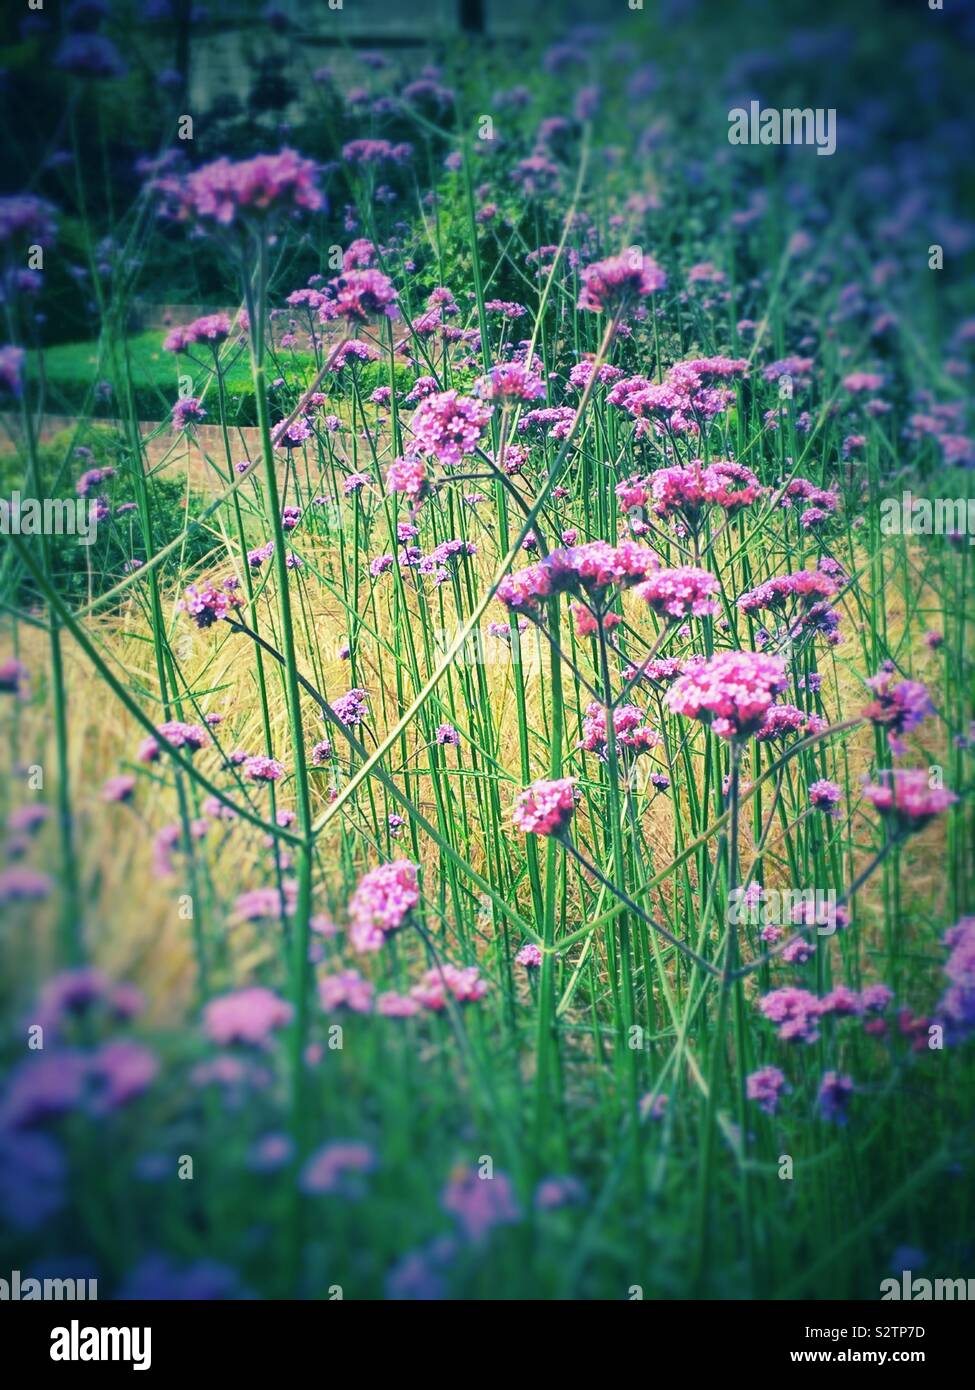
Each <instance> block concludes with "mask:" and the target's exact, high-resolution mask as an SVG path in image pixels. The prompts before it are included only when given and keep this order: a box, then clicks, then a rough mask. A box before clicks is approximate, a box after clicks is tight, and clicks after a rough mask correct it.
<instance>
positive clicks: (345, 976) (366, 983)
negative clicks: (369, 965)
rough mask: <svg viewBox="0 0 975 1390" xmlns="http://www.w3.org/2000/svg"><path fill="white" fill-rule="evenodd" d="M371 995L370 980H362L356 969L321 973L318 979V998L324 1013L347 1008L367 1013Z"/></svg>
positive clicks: (370, 1003) (370, 1005) (370, 1004)
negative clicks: (326, 973)
mask: <svg viewBox="0 0 975 1390" xmlns="http://www.w3.org/2000/svg"><path fill="white" fill-rule="evenodd" d="M372 996H373V985H372V982H371V981H370V980H364V979H363V977H362V976H361V975H360V974H359V972H358V970H343V971H341V972H339V973H338V974H336V975H323V976H322V977H321V979H320V980H319V981H318V1000H319V1003H320V1004H321V1006H322V1009H323V1010H324V1012H325V1013H332V1012H334V1010H336V1009H349V1010H350V1011H351V1012H352V1013H355V1014H367V1013H369V1011H370V1010H371V1008H372Z"/></svg>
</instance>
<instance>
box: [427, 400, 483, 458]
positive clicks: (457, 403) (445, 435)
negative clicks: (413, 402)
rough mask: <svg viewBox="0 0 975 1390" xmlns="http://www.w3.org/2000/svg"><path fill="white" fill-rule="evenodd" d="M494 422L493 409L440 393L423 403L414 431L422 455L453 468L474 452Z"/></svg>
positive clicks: (477, 402)
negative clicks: (431, 457) (488, 426)
mask: <svg viewBox="0 0 975 1390" xmlns="http://www.w3.org/2000/svg"><path fill="white" fill-rule="evenodd" d="M490 418H491V407H490V406H489V405H485V404H484V403H483V402H482V401H479V400H477V399H476V398H475V397H473V396H461V395H459V394H458V392H456V391H439V392H437V393H436V394H434V395H430V396H427V397H426V398H425V399H424V400H423V401H421V402H420V404H419V406H418V407H417V409H416V410H415V411H414V413H413V419H412V421H411V424H410V428H411V429H412V431H413V439H414V443H415V445H416V448H417V449H418V450H419V451H420V452H421V453H424V454H430V455H432V456H433V457H434V458H436V459H437V460H439V462H440V463H442V464H444V465H445V466H446V467H453V466H455V465H456V464H459V463H460V461H461V459H462V458H463V457H464V455H465V454H470V453H472V452H473V451H474V449H475V448H476V447H477V445H478V443H479V442H480V439H481V436H482V434H483V432H484V427H485V426H486V425H487V422H488V420H489V419H490Z"/></svg>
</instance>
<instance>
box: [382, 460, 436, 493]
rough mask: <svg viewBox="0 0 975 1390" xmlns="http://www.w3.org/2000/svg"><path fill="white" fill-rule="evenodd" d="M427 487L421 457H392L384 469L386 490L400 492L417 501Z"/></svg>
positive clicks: (424, 466)
mask: <svg viewBox="0 0 975 1390" xmlns="http://www.w3.org/2000/svg"><path fill="white" fill-rule="evenodd" d="M428 489H429V480H428V478H427V469H426V464H425V463H424V461H423V459H421V458H401V459H394V460H393V462H392V463H391V464H390V465H389V467H388V468H387V469H386V490H387V492H401V493H403V494H405V496H407V497H409V498H410V499H411V500H413V501H415V502H418V501H420V500H421V499H422V498H423V497H424V496H425V495H426V493H427V491H428Z"/></svg>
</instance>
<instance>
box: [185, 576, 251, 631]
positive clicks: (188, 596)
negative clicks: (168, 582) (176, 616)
mask: <svg viewBox="0 0 975 1390" xmlns="http://www.w3.org/2000/svg"><path fill="white" fill-rule="evenodd" d="M241 603H242V600H241V597H240V595H239V594H236V593H234V591H233V590H232V589H230V590H228V589H226V588H219V589H218V588H217V586H216V585H215V584H204V585H202V586H201V587H199V588H198V587H197V585H195V584H189V585H187V588H186V592H185V593H184V595H183V597H182V598H181V599H180V600H179V602H178V603H177V605H176V607H177V608H178V609H179V611H180V612H181V613H185V614H186V615H187V616H188V617H190V618H192V619H193V621H194V623H196V625H197V627H200V628H206V627H212V626H213V624H214V623H218V622H220V620H221V619H222V618H226V617H228V616H229V615H230V614H231V613H232V612H233V611H234V609H236V608H239V607H240V606H241Z"/></svg>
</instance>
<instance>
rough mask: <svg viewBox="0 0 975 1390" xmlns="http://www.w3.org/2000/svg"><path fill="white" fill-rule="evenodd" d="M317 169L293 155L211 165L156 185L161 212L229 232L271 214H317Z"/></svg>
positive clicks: (319, 200)
mask: <svg viewBox="0 0 975 1390" xmlns="http://www.w3.org/2000/svg"><path fill="white" fill-rule="evenodd" d="M316 178H317V169H316V166H315V164H314V162H313V161H312V160H310V159H303V158H302V157H301V155H299V154H297V153H296V152H295V151H294V150H289V149H283V150H280V151H279V153H278V154H259V155H256V156H255V157H254V158H253V159H242V160H237V161H233V160H229V159H216V160H214V161H213V162H212V163H210V164H204V165H202V166H201V167H200V168H199V169H195V170H194V171H193V172H192V173H191V174H188V175H187V176H186V178H185V179H183V180H180V179H178V178H176V177H174V176H169V177H164V178H162V179H159V180H157V181H156V182H155V185H154V187H155V189H156V191H157V192H158V193H160V194H161V195H162V199H163V208H164V211H166V212H167V213H168V214H169V215H171V216H174V217H176V218H177V219H178V220H180V221H186V220H188V219H190V218H193V219H194V220H195V221H197V222H199V223H201V224H203V225H215V226H218V227H229V226H231V225H232V224H233V223H234V222H235V221H237V220H238V219H239V218H241V217H245V216H263V215H266V214H267V213H269V212H271V211H279V210H284V211H293V210H297V209H307V210H310V211H317V209H319V208H320V207H322V205H323V203H324V197H323V195H322V194H321V193H320V192H319V190H318V188H317V187H316V183H315V180H316Z"/></svg>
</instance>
